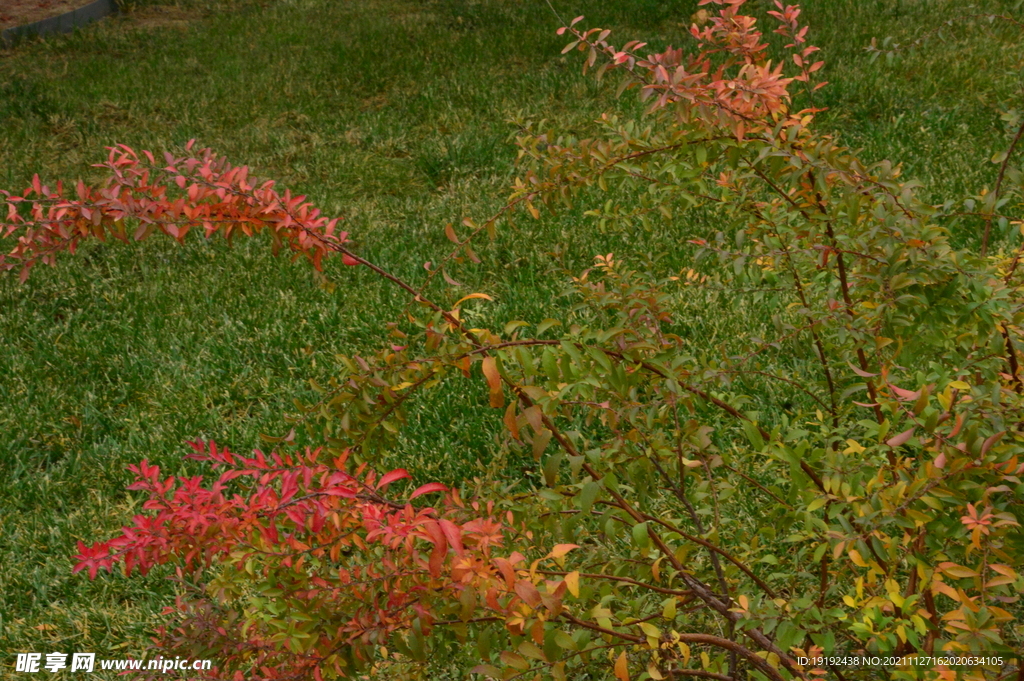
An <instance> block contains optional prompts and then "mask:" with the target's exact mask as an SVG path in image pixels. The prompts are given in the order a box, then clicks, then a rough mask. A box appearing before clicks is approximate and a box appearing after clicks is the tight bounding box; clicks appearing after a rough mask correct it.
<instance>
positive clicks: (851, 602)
mask: <svg viewBox="0 0 1024 681" xmlns="http://www.w3.org/2000/svg"><path fill="white" fill-rule="evenodd" d="M843 603H846V604H847V605H848V606H850V607H851V608H856V607H857V601H856V600H855V599H854V598H853V596H843Z"/></svg>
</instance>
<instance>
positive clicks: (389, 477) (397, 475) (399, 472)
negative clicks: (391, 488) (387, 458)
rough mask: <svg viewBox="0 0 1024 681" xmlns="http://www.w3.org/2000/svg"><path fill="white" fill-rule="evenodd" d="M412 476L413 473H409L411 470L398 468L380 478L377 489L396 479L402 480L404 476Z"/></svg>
mask: <svg viewBox="0 0 1024 681" xmlns="http://www.w3.org/2000/svg"><path fill="white" fill-rule="evenodd" d="M411 477H412V475H410V474H409V471H407V470H405V469H404V468H396V469H395V470H393V471H391V472H390V473H387V474H385V475H384V477H382V478H381V479H380V481H379V482H378V483H377V489H380V488H381V487H383V486H384V485H390V484H391V483H393V482H394V481H395V480H401V479H403V478H411Z"/></svg>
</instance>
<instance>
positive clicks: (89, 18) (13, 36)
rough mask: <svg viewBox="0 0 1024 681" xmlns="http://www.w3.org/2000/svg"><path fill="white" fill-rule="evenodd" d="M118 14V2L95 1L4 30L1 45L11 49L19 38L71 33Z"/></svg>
mask: <svg viewBox="0 0 1024 681" xmlns="http://www.w3.org/2000/svg"><path fill="white" fill-rule="evenodd" d="M116 12H117V0H93V2H91V3H89V4H88V5H86V6H85V7H79V8H78V9H73V10H71V11H70V12H65V13H64V14H59V15H57V16H55V17H50V18H49V19H41V20H39V21H34V22H32V23H31V24H24V25H22V26H15V27H14V28H8V29H4V31H3V32H2V33H0V44H2V45H3V46H4V47H11V46H12V45H13V44H14V43H15V41H16V40H17V39H19V38H28V37H33V36H45V35H50V34H53V33H70V32H71V31H73V30H75V29H76V28H80V27H82V26H85V25H87V24H89V23H92V22H93V21H96V20H97V19H102V18H103V17H106V16H108V15H110V14H114V13H116Z"/></svg>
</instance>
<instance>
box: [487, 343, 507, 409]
mask: <svg viewBox="0 0 1024 681" xmlns="http://www.w3.org/2000/svg"><path fill="white" fill-rule="evenodd" d="M483 369H484V378H486V379H487V387H488V388H490V391H491V406H492V407H494V408H495V409H497V408H499V407H501V406H502V405H504V404H505V394H504V393H503V392H502V391H501V374H499V373H498V365H497V363H496V362H495V361H494V358H493V357H490V356H488V357H484V361H483Z"/></svg>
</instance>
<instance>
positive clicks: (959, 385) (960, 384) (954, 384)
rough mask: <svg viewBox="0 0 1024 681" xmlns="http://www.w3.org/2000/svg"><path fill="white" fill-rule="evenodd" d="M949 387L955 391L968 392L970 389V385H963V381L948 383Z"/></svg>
mask: <svg viewBox="0 0 1024 681" xmlns="http://www.w3.org/2000/svg"><path fill="white" fill-rule="evenodd" d="M949 386H950V387H951V388H956V389H957V390H970V389H971V386H970V384H968V383H964V382H963V381H950V383H949Z"/></svg>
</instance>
